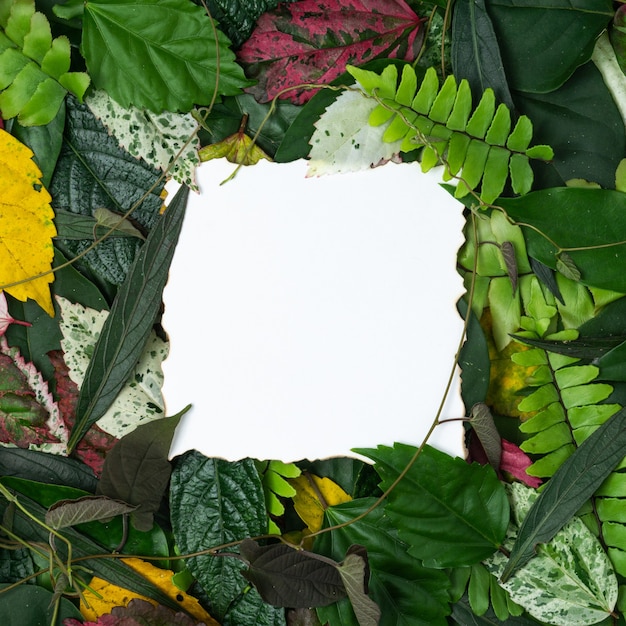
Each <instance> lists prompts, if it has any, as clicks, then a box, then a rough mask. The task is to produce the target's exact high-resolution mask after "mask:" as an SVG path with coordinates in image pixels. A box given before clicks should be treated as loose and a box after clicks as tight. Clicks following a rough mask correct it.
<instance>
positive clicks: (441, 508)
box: [357, 443, 509, 567]
mask: <svg viewBox="0 0 626 626" xmlns="http://www.w3.org/2000/svg"><path fill="white" fill-rule="evenodd" d="M357 451H358V452H359V453H360V454H364V455H365V456H368V457H369V458H371V459H373V460H374V461H375V462H376V470H377V471H378V473H379V474H380V476H381V478H382V483H381V488H382V489H387V488H388V487H389V486H390V485H391V483H392V482H393V481H394V480H396V478H397V477H398V476H399V475H400V472H402V471H403V470H404V469H405V467H406V466H407V464H408V463H409V462H410V461H411V459H412V457H413V455H414V454H415V451H416V448H414V447H412V446H408V445H404V444H400V443H396V444H395V445H394V447H393V448H390V447H387V446H379V447H378V448H376V449H365V450H357ZM486 503H488V505H487V504H486ZM385 513H386V514H387V515H388V516H389V518H390V520H391V521H392V523H394V525H396V527H397V528H398V532H399V535H400V538H401V539H402V540H404V541H406V542H407V543H408V544H409V546H410V547H409V553H410V554H411V555H413V556H415V557H417V558H419V559H420V560H422V561H423V563H424V565H425V566H426V567H458V566H461V565H471V564H473V563H476V562H478V561H480V560H481V559H484V558H486V557H487V556H489V555H490V554H492V553H493V551H494V550H496V549H497V548H498V547H499V546H500V544H501V541H502V539H503V538H504V533H505V532H506V527H507V524H508V519H509V506H508V501H507V498H506V494H505V492H504V487H503V486H502V484H501V483H500V481H499V480H498V478H497V476H496V473H495V471H494V469H493V468H492V467H491V466H488V465H486V466H481V465H477V464H472V465H470V464H468V463H466V462H465V461H464V460H462V459H460V458H458V457H457V458H452V457H450V456H448V455H447V454H445V453H443V452H440V451H438V450H436V449H434V448H432V447H430V446H425V447H424V450H423V451H422V452H421V454H420V455H419V456H418V457H417V460H416V461H415V463H414V464H413V465H412V466H411V468H410V469H409V471H408V473H407V474H406V475H405V476H404V478H403V479H402V482H401V483H400V484H398V485H397V486H396V488H395V489H394V490H393V491H392V492H391V493H390V494H389V497H388V502H387V505H386V506H385Z"/></svg>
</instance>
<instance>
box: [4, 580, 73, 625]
mask: <svg viewBox="0 0 626 626" xmlns="http://www.w3.org/2000/svg"><path fill="white" fill-rule="evenodd" d="M6 586H7V585H4V584H1V585H0V591H1V592H2V594H1V595H0V599H1V601H0V621H2V623H3V624H7V625H12V624H30V625H32V626H35V625H36V626H39V625H40V624H41V625H42V626H43V625H44V624H51V623H52V617H53V615H54V606H53V605H52V603H53V594H52V592H51V591H48V590H47V589H44V588H43V587H39V586H38V585H20V586H19V587H15V588H14V589H10V590H8V591H4V590H3V589H2V587H6ZM69 618H74V619H76V620H81V622H82V616H81V614H80V611H79V610H78V609H77V608H76V607H75V606H74V604H73V603H72V602H71V601H70V600H68V599H67V598H62V599H61V604H60V606H59V612H58V617H57V620H58V621H55V622H54V623H55V624H59V623H61V624H62V623H63V621H64V620H65V619H69ZM79 623H80V622H79Z"/></svg>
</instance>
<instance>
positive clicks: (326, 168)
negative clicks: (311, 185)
mask: <svg viewBox="0 0 626 626" xmlns="http://www.w3.org/2000/svg"><path fill="white" fill-rule="evenodd" d="M394 69H395V68H394ZM377 106H378V103H377V102H376V100H374V99H372V98H368V97H366V96H365V95H364V94H363V93H362V92H360V91H358V90H354V91H344V92H343V93H342V94H341V95H340V96H339V97H338V98H337V99H336V100H335V101H334V102H333V103H332V104H331V105H330V106H329V107H328V108H327V109H326V112H325V113H324V114H323V115H322V117H320V119H319V120H318V121H317V122H316V124H315V132H314V133H313V136H312V137H311V141H310V143H311V146H312V147H311V152H310V155H309V156H310V160H309V164H308V170H307V176H322V175H324V174H334V173H341V172H356V171H359V170H363V169H369V168H371V167H372V166H375V165H379V164H380V163H381V162H385V161H388V160H389V159H391V158H392V157H393V156H394V154H398V152H400V143H401V142H400V141H396V142H394V143H385V142H383V140H382V137H383V134H384V132H385V130H386V128H387V125H388V122H387V123H386V124H381V125H380V126H370V125H369V123H368V120H369V117H370V114H371V113H372V111H373V110H374V109H375V108H376V107H377Z"/></svg>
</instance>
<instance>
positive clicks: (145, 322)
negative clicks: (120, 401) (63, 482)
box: [68, 186, 189, 450]
mask: <svg viewBox="0 0 626 626" xmlns="http://www.w3.org/2000/svg"><path fill="white" fill-rule="evenodd" d="M188 194H189V189H188V188H187V187H185V186H183V187H181V188H180V190H179V191H178V192H177V194H176V196H175V197H174V199H173V200H172V202H171V203H170V205H169V207H168V209H167V211H166V212H165V214H164V215H163V216H162V217H161V218H160V219H159V221H158V222H157V224H156V225H155V227H154V228H153V229H152V230H151V231H150V234H149V235H148V239H147V240H146V243H145V244H144V245H143V246H142V247H141V250H140V251H139V253H138V254H137V257H136V259H135V262H134V264H133V266H132V267H131V269H130V271H129V273H128V277H127V279H126V281H125V282H124V284H123V285H122V287H121V288H120V290H119V291H118V294H117V297H116V298H115V301H114V302H113V306H112V307H111V313H110V314H109V316H108V317H107V319H106V321H105V323H104V326H103V327H102V332H101V333H100V337H99V338H98V342H97V343H96V347H95V349H94V353H93V356H92V358H91V361H90V362H89V366H88V368H87V371H86V373H85V378H84V380H83V384H82V386H81V389H80V395H79V398H78V406H77V408H76V422H75V425H74V428H73V429H72V433H71V435H70V440H69V443H68V449H70V450H71V449H73V448H74V447H75V446H76V444H77V443H78V442H79V441H80V439H81V438H82V437H83V435H84V434H85V433H86V432H87V430H88V429H89V427H90V426H91V425H92V424H93V423H95V422H96V421H97V420H98V419H99V418H100V417H102V415H104V413H105V412H106V410H107V409H108V408H109V406H110V405H111V403H112V402H113V400H114V399H115V397H116V396H117V394H118V393H119V391H120V389H121V388H122V387H123V386H124V384H125V383H126V380H127V379H128V376H129V375H130V373H131V371H132V370H133V368H134V367H135V365H136V364H137V361H138V359H139V356H140V355H141V353H142V351H143V347H144V345H145V343H146V340H147V339H148V336H149V333H150V330H151V329H152V326H153V324H154V322H155V320H156V316H157V313H158V311H159V308H160V306H161V299H162V293H163V288H164V287H165V283H166V281H167V276H168V271H169V266H170V263H171V260H172V257H173V256H174V249H175V248H176V242H177V241H178V235H179V234H180V229H181V228H182V223H183V217H184V215H185V208H186V203H187V196H188Z"/></svg>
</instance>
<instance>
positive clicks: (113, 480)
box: [97, 407, 189, 531]
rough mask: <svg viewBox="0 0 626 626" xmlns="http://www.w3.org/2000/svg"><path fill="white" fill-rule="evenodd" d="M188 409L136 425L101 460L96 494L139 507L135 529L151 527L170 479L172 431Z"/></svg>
mask: <svg viewBox="0 0 626 626" xmlns="http://www.w3.org/2000/svg"><path fill="white" fill-rule="evenodd" d="M188 409H189V407H187V408H186V409H184V410H183V411H182V412H181V413H179V414H178V415H175V416H174V417H166V418H163V419H159V420H154V421H150V422H147V423H145V424H141V425H140V426H137V428H135V430H133V431H131V432H130V433H128V434H127V435H125V436H124V437H122V438H121V439H120V440H119V441H118V442H117V443H116V444H115V445H114V446H113V448H112V449H111V450H110V451H109V453H108V454H107V456H106V459H105V460H104V468H103V471H102V476H101V477H100V482H99V483H98V490H97V493H99V494H103V495H105V496H108V497H109V498H113V499H114V500H122V501H123V502H128V503H129V504H131V505H136V507H139V508H138V510H137V511H135V512H134V513H133V515H132V520H133V525H134V526H135V528H137V530H142V531H149V530H150V529H151V528H152V524H153V514H154V513H155V512H156V511H158V509H159V507H160V505H161V500H162V499H163V495H164V494H165V490H166V489H167V485H168V483H169V480H170V474H171V470H172V468H171V465H170V462H169V460H168V454H169V450H170V447H171V444H172V439H173V438H174V431H175V429H176V426H178V423H179V422H180V418H181V417H182V415H183V414H184V413H185V412H186V411H187V410H188ZM133 508H135V507H133Z"/></svg>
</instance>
